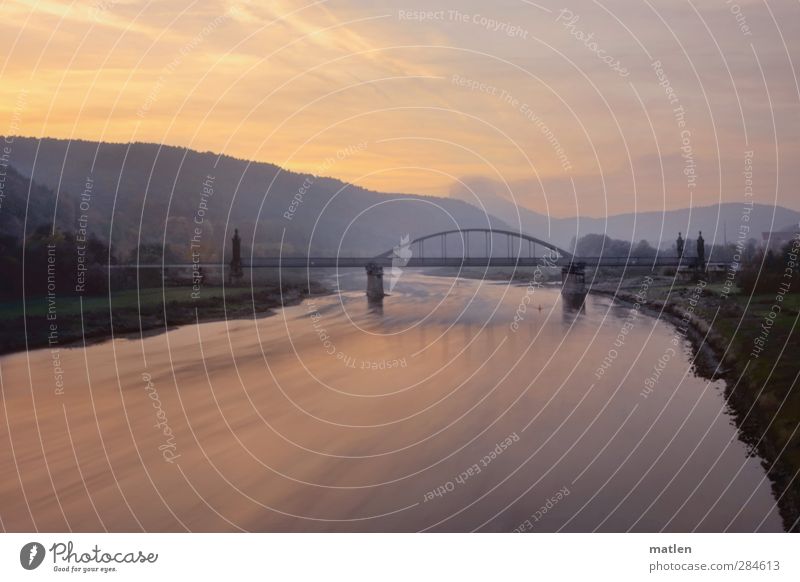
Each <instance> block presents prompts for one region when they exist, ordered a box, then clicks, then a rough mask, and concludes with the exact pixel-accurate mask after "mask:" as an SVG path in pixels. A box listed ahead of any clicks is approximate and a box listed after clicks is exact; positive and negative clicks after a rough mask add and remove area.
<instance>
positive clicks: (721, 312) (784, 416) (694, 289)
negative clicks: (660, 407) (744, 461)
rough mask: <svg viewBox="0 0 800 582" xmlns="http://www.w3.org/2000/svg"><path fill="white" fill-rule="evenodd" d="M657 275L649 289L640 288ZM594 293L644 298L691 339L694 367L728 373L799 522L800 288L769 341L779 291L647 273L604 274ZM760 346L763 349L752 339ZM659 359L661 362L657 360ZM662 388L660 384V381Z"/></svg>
mask: <svg viewBox="0 0 800 582" xmlns="http://www.w3.org/2000/svg"><path fill="white" fill-rule="evenodd" d="M645 276H649V277H652V279H653V280H652V282H651V283H650V285H649V287H648V289H647V293H646V297H645V298H644V299H642V296H641V295H637V294H638V293H639V291H640V289H641V288H642V283H643V281H644V278H645ZM589 293H592V294H596V295H603V296H606V297H610V298H612V299H613V300H616V301H619V302H621V303H623V304H628V305H633V304H635V303H638V304H639V305H641V310H642V311H643V312H646V313H647V314H648V315H650V316H654V317H661V318H664V319H666V320H667V321H669V322H670V323H671V324H672V325H673V326H675V327H676V328H677V329H678V332H679V333H681V334H682V335H683V336H684V337H685V338H686V340H687V341H689V342H690V343H691V345H692V348H693V351H694V353H695V370H696V373H697V374H698V375H700V376H702V377H704V378H707V379H714V380H716V379H722V380H724V381H725V394H724V396H725V399H726V405H727V407H728V408H729V410H730V413H731V415H732V417H733V419H734V422H735V423H736V427H737V429H738V431H739V435H740V438H741V440H742V441H743V442H744V443H745V445H746V446H747V448H748V453H749V454H750V455H752V456H756V455H758V456H760V457H761V463H762V466H763V467H764V469H765V470H766V472H767V474H768V476H769V478H770V481H771V484H772V491H773V494H774V495H775V498H776V499H777V500H778V509H779V511H780V514H781V518H782V519H783V524H784V528H785V529H786V530H787V531H793V532H797V531H799V530H800V479H798V478H797V477H798V475H799V474H800V434H798V432H800V431H798V426H800V396H798V394H797V393H796V391H794V387H795V385H796V382H797V378H798V373H799V372H800V369H799V368H800V366H798V361H797V359H796V356H795V355H794V354H792V353H790V352H788V351H787V350H789V349H791V347H792V346H791V345H790V343H789V341H790V337H791V335H792V329H793V327H794V323H795V322H796V321H797V317H798V310H799V309H800V295H798V294H793V295H787V296H786V297H785V298H784V299H783V302H782V303H783V309H782V310H781V313H780V314H779V315H778V316H777V317H776V318H775V322H774V323H773V324H772V326H771V333H770V335H769V337H768V340H767V341H766V342H759V332H760V330H761V323H762V321H763V320H764V318H765V317H769V313H770V308H771V306H772V305H773V303H774V302H775V296H774V294H771V295H770V294H766V293H759V294H755V295H753V296H752V297H750V296H748V295H746V294H729V293H726V292H725V287H724V285H722V284H720V283H713V282H709V283H707V284H704V285H698V284H697V283H696V282H691V281H689V282H683V281H677V280H675V278H674V277H672V276H665V275H661V276H658V275H641V276H634V277H630V278H627V279H625V280H623V281H601V282H599V283H596V284H595V285H593V286H592V287H591V288H590V289H589ZM759 343H760V344H761V346H760V348H761V349H760V351H759V352H758V356H757V357H754V356H753V347H754V346H759ZM654 365H657V363H656V364H654ZM656 389H657V387H656Z"/></svg>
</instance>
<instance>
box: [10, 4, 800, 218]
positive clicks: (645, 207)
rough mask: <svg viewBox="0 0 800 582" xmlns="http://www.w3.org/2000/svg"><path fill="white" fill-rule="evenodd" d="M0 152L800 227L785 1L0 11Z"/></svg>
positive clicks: (794, 30) (796, 55)
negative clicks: (163, 155)
mask: <svg viewBox="0 0 800 582" xmlns="http://www.w3.org/2000/svg"><path fill="white" fill-rule="evenodd" d="M0 13H2V18H0V38H2V49H0V51H2V52H1V53H0V55H1V56H0V134H2V135H25V136H34V137H59V138H69V139H89V140H103V141H113V142H128V141H145V142H156V143H166V144H171V145H178V146H182V147H188V148H191V149H196V150H200V151H213V152H217V153H224V154H227V155H231V156H235V157H239V158H245V159H252V160H258V161H264V162H270V163H274V164H277V165H280V166H282V167H284V168H287V169H290V170H294V171H298V172H308V173H312V174H324V175H329V176H333V177H336V178H339V179H342V180H345V181H348V182H352V183H355V184H358V185H360V186H363V187H366V188H370V189H373V190H378V191H383V192H390V193H396V192H404V193H420V194H427V195H434V196H457V197H461V198H465V199H468V200H472V201H476V200H480V198H481V197H482V196H489V195H492V196H500V197H502V198H506V199H509V200H513V201H515V202H516V203H518V204H520V205H521V206H523V207H526V208H529V209H531V210H535V211H538V212H541V213H545V214H550V215H551V216H555V217H563V216H573V215H576V214H580V215H584V216H596V217H600V216H605V215H610V214H616V213H621V212H633V211H651V210H662V209H674V208H684V207H688V206H704V205H709V204H715V203H718V202H732V203H742V204H746V203H748V202H749V201H754V202H756V203H763V204H780V205H783V206H788V207H790V208H794V209H800V189H798V183H800V167H799V166H800V164H798V160H800V143H799V142H800V86H799V85H798V77H799V76H800V71H798V62H800V2H797V1H794V0H783V1H780V2H769V3H767V2H764V1H758V0H738V1H737V2H733V1H732V0H730V1H729V0H685V1H684V0H668V1H667V0H661V1H655V0H641V1H638V0H637V1H632V0H603V1H591V0H587V1H579V2H577V1H576V2H569V1H564V2H560V1H559V2H554V1H548V0H542V1H541V2H539V1H537V2H532V1H528V0H494V1H492V2H486V1H475V0H453V1H438V0H425V1H416V0H415V1H412V2H405V1H403V0H401V1H399V2H398V1H395V2H389V1H383V0H373V1H366V0H362V1H355V0H330V1H316V2H315V1H305V0H299V1H291V2H290V1H266V2H255V1H253V2H250V1H241V0H230V1H228V0H210V1H202V0H196V1H183V0H170V1H150V2H138V1H129V0H121V1H116V0H88V1H87V0H76V1H75V2H72V3H70V2H66V1H64V2H60V1H56V0H43V1H22V0H5V1H4V2H3V3H2V4H0Z"/></svg>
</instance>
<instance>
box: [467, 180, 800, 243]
mask: <svg viewBox="0 0 800 582" xmlns="http://www.w3.org/2000/svg"><path fill="white" fill-rule="evenodd" d="M479 195H480V200H481V203H482V204H483V205H484V206H485V207H486V210H487V211H488V212H489V213H491V214H492V215H494V216H496V217H497V218H499V219H500V220H503V221H505V222H507V223H509V224H511V225H512V228H514V229H518V228H519V224H521V225H522V230H523V231H525V232H527V233H529V234H532V235H534V236H537V233H541V234H542V235H544V236H549V237H550V240H552V242H553V243H554V244H556V245H558V246H561V247H562V248H565V249H569V248H570V245H571V244H572V241H573V240H577V239H579V238H580V237H582V236H585V235H587V234H606V235H607V236H609V237H610V238H613V239H620V240H625V241H631V242H638V241H640V240H642V239H644V240H647V241H648V242H650V244H652V245H653V246H656V247H658V246H661V247H664V246H666V247H669V246H671V245H672V244H673V242H674V241H675V238H677V236H678V233H679V232H681V233H683V236H684V237H686V236H687V235H688V236H689V237H690V238H696V237H697V232H698V231H702V232H703V237H704V238H705V239H706V244H722V243H723V242H724V241H725V239H726V238H727V240H728V242H729V243H730V242H735V241H736V238H737V236H738V234H739V227H740V225H744V226H746V227H749V229H750V232H749V233H748V235H747V238H751V237H752V238H755V239H758V240H759V241H760V240H761V233H762V232H765V231H770V230H786V229H790V227H792V226H795V227H796V226H797V224H798V222H800V212H797V211H795V210H790V209H789V208H784V207H782V206H769V205H766V204H754V205H753V209H752V211H751V212H750V219H749V221H748V222H744V221H743V219H742V216H743V209H744V205H743V204H736V203H727V204H716V205H712V206H696V207H694V208H682V209H680V210H667V211H666V212H640V213H638V214H633V213H631V214H616V215H612V216H609V217H608V218H589V217H585V216H579V217H574V218H548V217H547V215H544V214H539V213H538V212H534V211H532V210H528V209H526V208H523V207H521V206H520V207H517V206H515V205H514V204H513V203H512V202H509V201H508V200H506V199H505V198H502V197H500V196H497V195H495V194H492V193H491V192H490V193H485V192H480V193H479ZM471 198H472V195H471V194H470V195H469V197H467V196H466V195H464V199H465V200H470V199H471ZM457 199H458V198H457ZM518 211H519V216H518V215H517V212H518ZM520 221H521V222H520Z"/></svg>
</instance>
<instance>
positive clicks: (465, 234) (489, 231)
mask: <svg viewBox="0 0 800 582" xmlns="http://www.w3.org/2000/svg"><path fill="white" fill-rule="evenodd" d="M470 233H481V234H483V235H484V236H485V237H491V236H494V235H506V236H507V237H514V238H517V239H520V240H524V241H527V242H528V243H532V244H534V245H540V246H543V247H545V248H547V249H550V250H551V251H555V252H556V253H558V255H559V256H560V257H562V258H565V259H568V260H571V259H573V258H574V257H573V255H572V253H570V252H567V251H565V250H564V249H562V248H560V247H558V246H556V245H554V244H553V243H549V242H547V241H544V240H542V239H540V238H536V237H535V236H530V235H528V234H525V233H523V232H515V231H511V230H504V229H497V228H462V229H455V230H443V231H440V232H435V233H432V234H426V235H425V236H421V237H418V238H415V239H414V240H412V241H410V242H408V243H404V244H403V243H401V246H403V247H409V248H410V247H412V246H413V245H415V244H416V245H422V243H424V242H425V241H426V240H430V239H436V238H444V239H445V240H444V241H443V243H442V244H443V248H444V249H445V252H446V249H447V246H446V237H447V235H453V234H456V235H460V237H461V240H462V241H463V244H464V248H465V251H466V253H467V254H468V253H469V235H470ZM396 248H397V247H394V248H391V249H389V250H388V251H386V252H384V253H382V254H380V255H377V256H376V257H375V258H376V259H389V258H391V257H392V256H393V254H394V253H395V249H396ZM419 248H420V249H421V248H422V247H421V246H420V247H419ZM519 248H520V251H521V247H519ZM520 256H523V255H522V253H520Z"/></svg>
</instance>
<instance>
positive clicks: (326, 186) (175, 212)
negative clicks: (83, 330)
mask: <svg viewBox="0 0 800 582" xmlns="http://www.w3.org/2000/svg"><path fill="white" fill-rule="evenodd" d="M31 178H33V181H32V182H31ZM204 187H205V188H206V192H205V193H204ZM29 188H30V190H31V196H30V199H28V189H29ZM4 193H5V198H4V200H3V206H2V208H0V227H1V228H2V232H3V233H4V234H7V235H13V236H17V237H18V236H21V233H22V230H23V225H25V216H26V211H27V226H26V232H28V233H30V232H32V231H33V230H35V228H36V227H38V226H40V225H41V224H47V225H51V224H52V220H53V217H55V220H56V225H57V226H58V227H59V228H60V229H62V230H63V231H65V232H70V231H72V232H75V231H76V230H77V229H78V228H79V227H85V228H86V229H87V231H89V232H93V233H95V234H96V235H97V236H99V237H100V238H101V239H102V240H104V241H107V242H110V243H111V245H112V250H113V252H114V253H115V255H116V256H117V257H119V258H120V259H121V260H125V259H126V257H128V256H129V255H130V252H131V251H132V250H133V249H135V247H136V246H137V244H139V243H147V244H158V245H161V244H162V241H164V240H165V241H166V243H167V246H168V247H169V252H168V255H167V256H171V257H178V258H183V259H187V258H189V257H190V254H191V251H192V246H191V244H192V242H193V238H194V241H195V242H197V243H198V244H199V245H200V247H199V248H200V249H201V256H202V260H203V261H204V262H205V261H214V260H219V258H220V257H221V256H222V254H223V252H225V254H226V255H229V253H230V251H229V250H225V251H223V249H229V247H230V244H229V241H230V238H231V236H232V235H233V229H234V228H238V229H239V232H240V234H241V236H242V240H243V244H244V247H245V248H244V254H245V256H247V254H248V253H249V252H250V249H251V248H252V249H253V250H252V252H253V254H254V255H256V256H264V255H274V254H277V253H278V252H279V251H280V249H281V241H282V240H283V246H282V252H283V253H284V254H285V255H305V254H306V253H307V252H308V251H309V247H310V252H311V253H312V254H316V255H335V254H336V253H337V252H340V251H341V252H343V253H345V254H348V255H356V256H365V257H368V256H373V255H375V254H378V253H380V252H383V251H384V250H387V249H389V248H391V247H393V246H394V245H396V244H398V242H399V240H400V237H401V236H403V235H405V234H410V235H411V238H412V239H413V238H415V237H416V236H420V235H423V234H429V233H433V232H437V231H441V230H452V229H457V228H471V227H473V228H474V227H477V228H487V227H489V226H491V227H493V228H505V229H510V230H517V229H518V228H519V219H518V217H517V208H516V207H515V206H514V205H513V204H512V203H510V202H508V201H507V200H506V199H504V198H501V197H500V196H497V195H495V194H492V193H491V192H489V193H486V192H479V195H480V200H481V203H482V204H483V205H484V206H485V208H486V211H487V212H488V213H489V215H487V214H486V213H484V211H483V210H482V209H479V208H477V207H476V206H474V205H473V204H472V203H470V202H474V199H464V200H462V199H459V198H458V196H457V195H456V196H454V197H451V198H442V197H432V196H419V195H411V194H386V193H379V192H373V191H370V190H366V189H364V188H360V187H358V186H354V185H352V184H347V183H344V182H341V181H339V180H335V179H332V178H327V177H317V176H310V175H307V174H298V173H294V172H288V171H285V170H283V169H281V168H279V167H278V166H275V165H272V164H267V163H257V162H248V161H245V160H240V159H236V158H232V157H229V156H219V155H217V154H213V153H211V152H197V151H194V150H188V149H185V148H178V147H173V146H160V145H157V144H148V143H132V144H110V143H99V142H91V141H68V140H61V139H42V140H38V139H35V138H23V137H15V138H14V140H13V147H12V153H11V156H10V166H9V168H8V176H7V180H6V183H5V188H4ZM56 193H58V196H56ZM56 199H57V200H58V204H57V207H56ZM742 209H743V206H742V205H740V204H721V205H715V206H706V207H696V208H692V209H681V210H671V211H667V212H665V213H661V212H644V213H639V214H619V215H614V216H610V217H608V218H607V219H601V218H587V217H575V218H548V217H547V216H546V215H544V214H539V213H537V212H533V211H531V210H527V209H524V208H519V213H520V219H521V225H522V230H523V231H524V232H527V233H530V234H532V235H534V236H537V237H539V238H542V239H545V240H548V241H550V242H552V243H554V244H556V245H557V246H560V247H562V248H570V245H571V244H572V241H573V240H574V239H577V238H580V237H581V236H584V235H586V234H591V233H605V234H606V235H608V236H609V237H611V238H615V239H622V240H627V241H634V242H638V241H639V240H641V239H645V240H648V241H649V242H650V243H651V244H652V245H654V246H670V245H671V244H672V242H673V241H674V239H675V237H676V236H677V233H678V232H682V233H683V234H684V236H687V235H688V236H689V237H690V238H694V237H695V236H696V234H697V231H698V230H702V231H703V235H704V237H705V238H706V241H707V244H712V243H716V244H720V243H722V242H723V240H724V238H725V236H726V233H725V231H726V230H727V240H728V241H729V242H732V241H735V239H736V237H737V234H738V229H739V225H740V224H742V222H741V220H742ZM287 213H288V214H287ZM287 216H291V219H289V218H287ZM82 217H84V218H85V220H84V221H82ZM773 217H774V224H773ZM197 221H202V222H201V224H197ZM798 222H800V212H796V211H794V210H790V209H788V208H782V207H777V208H773V207H772V206H767V205H755V207H754V209H753V211H752V213H751V218H750V222H749V223H747V224H748V225H749V227H750V233H749V236H751V237H753V238H757V239H760V237H761V232H762V231H767V230H780V229H785V228H788V227H789V226H791V225H796V224H797V223H798ZM196 228H199V230H200V233H199V234H197V233H196V232H195V229H196ZM223 243H225V246H224V247H223Z"/></svg>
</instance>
